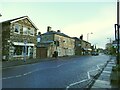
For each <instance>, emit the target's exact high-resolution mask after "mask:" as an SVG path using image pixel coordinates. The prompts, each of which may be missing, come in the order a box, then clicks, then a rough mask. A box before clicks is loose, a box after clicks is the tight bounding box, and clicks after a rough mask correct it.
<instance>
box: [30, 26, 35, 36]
mask: <svg viewBox="0 0 120 90" xmlns="http://www.w3.org/2000/svg"><path fill="white" fill-rule="evenodd" d="M31 31H32V33H33V35H31ZM29 35H30V36H34V35H35V29H34V28H30V30H29Z"/></svg>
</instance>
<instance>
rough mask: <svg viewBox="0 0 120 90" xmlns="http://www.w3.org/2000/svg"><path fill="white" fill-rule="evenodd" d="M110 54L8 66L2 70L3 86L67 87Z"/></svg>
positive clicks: (104, 60)
mask: <svg viewBox="0 0 120 90" xmlns="http://www.w3.org/2000/svg"><path fill="white" fill-rule="evenodd" d="M107 60H109V56H106V55H99V56H81V57H72V58H66V59H65V58H59V59H58V60H52V61H47V62H39V63H34V64H29V65H21V66H15V67H12V68H6V69H3V71H2V75H3V76H2V80H3V81H2V86H3V88H66V87H67V86H68V85H70V84H71V83H75V82H78V81H81V80H84V79H86V78H88V76H87V72H88V71H89V70H93V69H96V68H97V65H99V64H104V63H105V62H106V61H107Z"/></svg>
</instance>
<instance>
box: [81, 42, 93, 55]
mask: <svg viewBox="0 0 120 90" xmlns="http://www.w3.org/2000/svg"><path fill="white" fill-rule="evenodd" d="M81 49H82V55H90V54H91V51H92V49H91V43H89V42H87V41H84V40H81Z"/></svg>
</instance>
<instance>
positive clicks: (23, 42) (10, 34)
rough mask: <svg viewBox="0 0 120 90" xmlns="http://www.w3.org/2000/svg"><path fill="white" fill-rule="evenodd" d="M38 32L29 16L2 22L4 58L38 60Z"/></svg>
mask: <svg viewBox="0 0 120 90" xmlns="http://www.w3.org/2000/svg"><path fill="white" fill-rule="evenodd" d="M37 30H38V28H37V27H36V26H35V24H34V23H33V22H32V21H31V20H30V19H29V17H28V16H22V17H19V18H15V19H11V20H7V21H4V22H2V58H3V59H6V60H16V59H23V58H24V57H25V58H27V59H28V58H36V43H37V40H36V38H37V35H36V34H37Z"/></svg>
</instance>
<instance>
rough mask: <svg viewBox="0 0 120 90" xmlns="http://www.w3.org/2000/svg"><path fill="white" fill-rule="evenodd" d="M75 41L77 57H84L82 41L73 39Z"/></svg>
mask: <svg viewBox="0 0 120 90" xmlns="http://www.w3.org/2000/svg"><path fill="white" fill-rule="evenodd" d="M73 39H75V55H82V49H81V42H82V40H81V39H79V38H77V37H73Z"/></svg>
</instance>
